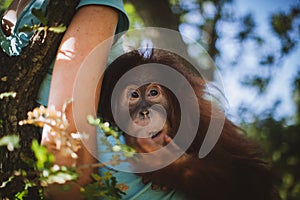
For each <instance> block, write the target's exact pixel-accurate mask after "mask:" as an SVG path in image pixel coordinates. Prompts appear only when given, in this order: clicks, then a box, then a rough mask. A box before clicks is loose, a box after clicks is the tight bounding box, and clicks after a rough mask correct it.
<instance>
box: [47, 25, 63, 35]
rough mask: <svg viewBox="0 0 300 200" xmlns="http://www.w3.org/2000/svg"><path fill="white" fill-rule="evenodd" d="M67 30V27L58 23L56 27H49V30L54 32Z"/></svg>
mask: <svg viewBox="0 0 300 200" xmlns="http://www.w3.org/2000/svg"><path fill="white" fill-rule="evenodd" d="M66 30H67V27H66V26H65V25H63V24H60V25H59V26H56V27H50V28H49V31H52V32H54V33H63V32H65V31H66Z"/></svg>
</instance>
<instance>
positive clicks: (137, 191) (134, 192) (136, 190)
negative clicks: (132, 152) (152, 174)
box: [97, 129, 187, 200]
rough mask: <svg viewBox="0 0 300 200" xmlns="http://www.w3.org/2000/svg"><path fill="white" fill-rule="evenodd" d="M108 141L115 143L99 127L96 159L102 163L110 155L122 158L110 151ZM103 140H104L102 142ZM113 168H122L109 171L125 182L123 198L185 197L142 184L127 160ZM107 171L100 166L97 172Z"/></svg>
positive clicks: (177, 199)
mask: <svg viewBox="0 0 300 200" xmlns="http://www.w3.org/2000/svg"><path fill="white" fill-rule="evenodd" d="M107 140H108V142H109V144H110V145H114V144H115V142H114V141H115V140H114V138H113V137H108V138H106V137H105V136H104V133H103V131H102V130H101V129H98V130H97V142H98V159H99V161H100V162H102V163H108V162H109V161H111V158H112V156H115V155H119V156H120V158H121V160H123V159H124V157H123V156H122V154H119V153H116V152H111V151H110V150H109V148H107V147H108V146H107V144H106V142H107ZM120 140H121V142H123V143H125V141H124V138H123V137H121V138H120ZM103 141H105V142H103ZM114 167H115V169H124V171H127V172H122V171H121V170H119V171H117V172H115V171H111V172H112V173H113V175H114V176H115V177H116V179H117V181H118V183H125V184H126V185H127V186H128V190H126V191H125V192H126V195H123V196H122V199H124V200H183V199H187V198H186V197H185V195H184V194H183V193H181V192H179V191H176V190H171V191H168V192H163V191H161V190H160V189H157V190H152V189H151V183H148V184H146V185H145V184H144V183H143V182H142V178H141V177H140V176H137V175H135V174H133V173H130V172H128V171H131V170H129V169H132V168H133V166H131V165H130V163H127V162H121V163H120V164H119V165H117V166H114ZM106 171H108V169H107V168H100V169H99V173H100V174H102V173H103V172H106Z"/></svg>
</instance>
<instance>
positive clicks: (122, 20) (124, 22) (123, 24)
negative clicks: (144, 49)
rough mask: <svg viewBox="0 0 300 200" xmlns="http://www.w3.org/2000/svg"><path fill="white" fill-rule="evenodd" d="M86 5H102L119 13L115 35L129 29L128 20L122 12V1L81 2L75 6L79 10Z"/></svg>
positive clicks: (98, 0)
mask: <svg viewBox="0 0 300 200" xmlns="http://www.w3.org/2000/svg"><path fill="white" fill-rule="evenodd" d="M86 5H104V6H109V7H112V8H115V9H117V10H118V11H119V21H118V26H117V30H116V34H118V33H121V32H123V31H127V30H128V28H129V19H128V16H127V14H126V12H125V10H124V4H123V0H81V1H80V2H79V4H78V6H77V8H80V7H82V6H86Z"/></svg>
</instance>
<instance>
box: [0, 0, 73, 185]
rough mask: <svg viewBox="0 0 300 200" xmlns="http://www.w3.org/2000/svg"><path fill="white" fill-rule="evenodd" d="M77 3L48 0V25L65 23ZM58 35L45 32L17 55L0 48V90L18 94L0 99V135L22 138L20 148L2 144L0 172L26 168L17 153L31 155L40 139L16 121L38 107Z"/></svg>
mask: <svg viewBox="0 0 300 200" xmlns="http://www.w3.org/2000/svg"><path fill="white" fill-rule="evenodd" d="M77 4H78V0H50V1H49V4H48V6H47V11H46V16H47V18H48V21H49V24H47V25H48V26H57V25H60V24H64V25H68V24H69V23H70V20H71V19H72V17H73V15H74V13H75V8H76V6H77ZM41 37H43V36H41ZM61 38H62V34H56V33H53V32H48V33H47V37H46V39H45V41H44V42H43V43H42V42H41V41H38V42H35V43H33V44H32V45H29V46H27V47H25V48H24V49H23V51H22V53H21V55H20V56H16V57H9V56H8V55H6V54H5V53H4V52H3V51H2V50H0V93H3V92H16V93H17V95H16V97H15V98H11V97H10V98H4V99H2V100H0V119H1V120H2V121H3V122H2V123H1V124H0V137H2V136H4V135H10V134H15V135H19V136H20V138H21V148H20V149H17V150H15V151H13V152H8V151H7V150H6V148H4V147H1V149H0V158H1V159H0V174H1V173H6V172H11V171H12V170H14V169H19V168H26V165H24V163H23V162H22V161H21V159H20V155H21V153H22V154H25V156H30V155H32V154H31V149H30V147H31V141H32V139H34V138H40V133H39V129H37V128H34V127H32V126H19V125H18V122H19V121H20V120H23V119H26V118H27V112H28V111H29V110H32V109H33V108H34V107H36V106H37V103H36V101H35V100H36V97H37V92H38V90H39V86H40V84H41V82H42V80H43V77H44V76H45V74H46V72H47V70H48V67H49V66H50V64H51V62H52V61H53V59H54V57H55V55H56V51H57V48H58V45H59V43H60V40H61ZM0 182H1V176H0Z"/></svg>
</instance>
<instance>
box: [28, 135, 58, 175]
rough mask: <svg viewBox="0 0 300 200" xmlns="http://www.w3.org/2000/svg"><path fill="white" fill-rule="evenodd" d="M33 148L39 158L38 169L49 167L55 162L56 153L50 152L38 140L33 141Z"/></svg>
mask: <svg viewBox="0 0 300 200" xmlns="http://www.w3.org/2000/svg"><path fill="white" fill-rule="evenodd" d="M31 149H32V151H33V152H34V155H35V157H36V159H37V161H36V167H37V169H39V170H42V169H44V168H49V167H50V166H51V165H52V163H53V162H54V159H55V158H54V155H53V154H51V153H49V152H48V150H47V149H46V147H44V146H41V145H40V144H39V143H38V141H37V140H34V141H32V145H31Z"/></svg>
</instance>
